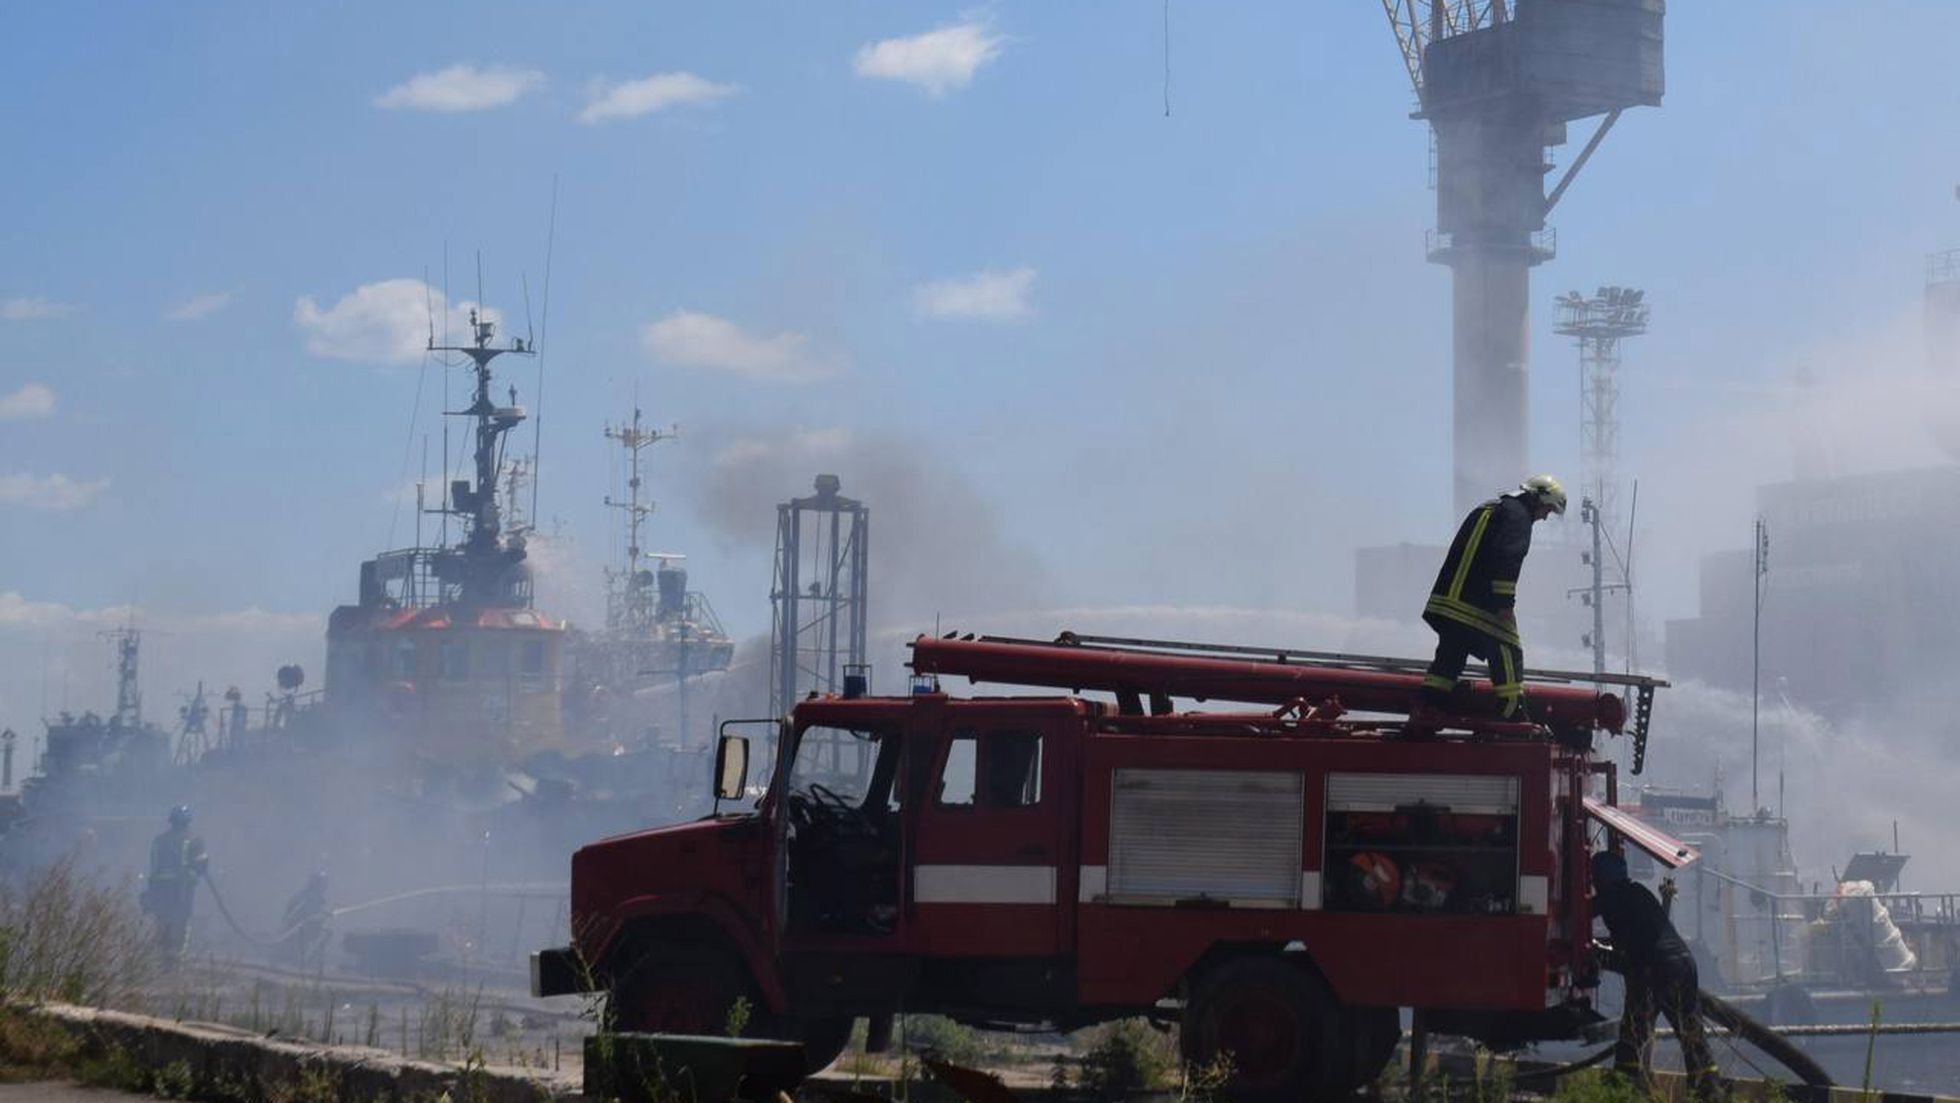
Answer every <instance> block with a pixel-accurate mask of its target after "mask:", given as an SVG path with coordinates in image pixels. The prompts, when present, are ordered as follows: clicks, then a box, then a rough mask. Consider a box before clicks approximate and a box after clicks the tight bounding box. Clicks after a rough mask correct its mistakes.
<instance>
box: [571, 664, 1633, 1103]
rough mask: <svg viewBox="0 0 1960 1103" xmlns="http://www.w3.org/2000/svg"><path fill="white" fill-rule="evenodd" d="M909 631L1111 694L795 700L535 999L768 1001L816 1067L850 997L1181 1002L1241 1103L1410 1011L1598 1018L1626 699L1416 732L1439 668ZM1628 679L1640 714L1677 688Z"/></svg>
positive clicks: (619, 872)
mask: <svg viewBox="0 0 1960 1103" xmlns="http://www.w3.org/2000/svg"><path fill="white" fill-rule="evenodd" d="M913 648H914V655H913V666H914V669H915V671H917V672H918V674H919V675H924V676H935V675H944V674H966V675H967V676H969V677H971V678H973V679H974V680H976V681H982V680H984V681H993V682H1002V683H1008V684H1017V685H1050V686H1064V687H1068V688H1071V689H1076V690H1083V689H1099V690H1104V691H1107V692H1109V693H1112V694H1114V696H1115V703H1114V704H1109V703H1103V702H1099V701H1094V700H1088V699H1084V698H1082V697H1078V696H1041V697H990V698H968V699H963V698H956V697H952V696H949V695H948V694H946V693H943V692H940V691H939V690H938V687H937V684H936V682H929V683H921V684H920V685H919V686H917V687H916V688H917V689H918V690H919V691H918V692H915V693H913V694H911V695H909V696H905V697H882V698H880V697H858V698H842V697H826V698H816V699H811V700H807V701H804V702H801V703H800V704H798V705H797V706H796V708H795V710H794V711H793V713H792V715H791V716H790V717H789V718H788V719H787V720H786V721H784V722H783V724H782V726H781V729H780V738H777V739H776V740H774V742H775V743H776V746H775V768H774V773H773V776H772V777H771V778H770V780H769V784H768V786H767V788H766V790H765V792H764V794H763V795H762V796H761V798H760V799H759V800H758V801H756V803H755V806H754V807H753V808H752V809H745V810H742V811H739V812H736V813H733V814H718V815H715V816H711V817H709V818H706V819H703V820H701V821H698V822H695V823H690V824H685V825H681V826H676V827H670V828H663V829H658V830H653V831H646V832H642V833H639V834H634V835H627V836H623V837H619V838H612V839H607V840H603V841H601V842H597V843H594V844H591V845H589V846H586V847H584V848H582V849H581V850H579V851H578V852H577V853H576V854H575V855H574V857H573V860H572V888H571V891H572V907H571V916H572V931H573V945H572V946H569V947H563V948H557V949H553V950H547V951H543V952H541V953H540V954H538V955H535V957H534V963H533V970H534V980H533V988H534V991H536V992H537V993H538V994H539V995H553V994H559V993H563V992H570V991H598V990H604V991H607V992H609V993H610V1004H611V1008H612V1013H613V1015H614V1017H615V1022H616V1023H617V1025H618V1026H619V1027H620V1028H622V1029H636V1030H647V1031H662V1032H671V1033H720V1032H722V1030H723V1027H724V1023H725V1022H726V1020H727V1016H728V1012H729V1009H730V1007H731V1006H732V1005H734V1004H735V1003H736V1002H737V1001H738V1000H742V999H746V1000H747V1001H748V1004H749V1006H750V1007H751V1008H752V1009H753V1010H752V1017H751V1020H750V1022H751V1031H752V1032H753V1033H756V1034H760V1035H764V1036H772V1037H782V1038H792V1039H800V1040H802V1041H803V1042H804V1043H805V1045H806V1048H807V1050H808V1054H809V1063H810V1066H811V1067H812V1068H813V1069H815V1068H820V1067H822V1066H823V1065H825V1064H828V1063H829V1062H830V1060H832V1059H834V1058H835V1056H836V1055H837V1054H838V1052H840V1051H841V1049H842V1047H843V1045H844V1041H845V1039H846V1038H847V1037H848V1034H849V1030H850V1026H851V1023H852V1022H853V1020H854V1018H855V1017H856V1016H870V1017H872V1018H873V1019H874V1020H877V1019H880V1018H884V1017H888V1016H890V1015H892V1014H894V1013H897V1012H901V1011H902V1012H935V1013H940V1014H944V1015H949V1016H951V1017H953V1018H955V1019H958V1020H960V1021H963V1022H967V1023H970V1024H974V1025H979V1026H988V1027H1011V1026H1020V1025H1036V1024H1044V1025H1048V1026H1051V1027H1053V1028H1057V1029H1071V1028H1074V1027H1078V1026H1082V1025H1087V1024H1090V1023H1094V1022H1098V1021H1103V1020H1107V1019H1113V1018H1118V1017H1124V1016H1132V1015H1146V1016H1151V1017H1153V1018H1156V1019H1159V1020H1172V1021H1177V1022H1179V1023H1180V1024H1181V1026H1182V1034H1181V1037H1182V1045H1183V1049H1184V1054H1185V1057H1186V1059H1187V1060H1190V1061H1194V1062H1205V1061H1209V1060H1210V1059H1212V1058H1214V1057H1216V1056H1217V1055H1219V1054H1228V1055H1229V1059H1230V1061H1231V1063H1232V1068H1233V1069H1234V1081H1235V1087H1236V1089H1237V1093H1238V1094H1240V1095H1242V1096H1271V1097H1281V1096H1292V1097H1295V1098H1297V1097H1298V1096H1299V1095H1301V1094H1302V1093H1306V1094H1310V1095H1314V1096H1321V1095H1330V1094H1333V1095H1338V1094H1343V1093H1346V1092H1349V1091H1351V1090H1353V1089H1354V1088H1356V1087H1358V1086H1360V1085H1363V1084H1366V1083H1369V1082H1372V1081H1373V1079H1374V1078H1375V1077H1376V1076H1377V1074H1378V1073H1379V1072H1380V1070H1381V1068H1382V1067H1383V1065H1384V1064H1385V1063H1386V1061H1387V1060H1388V1058H1389V1056H1390V1054H1391V1052H1392V1051H1393V1049H1394V1047H1395V1045H1396V1042H1397V1041H1398V1039H1399V1037H1400V1018H1399V1009H1400V1008H1404V1007H1408V1008H1415V1009H1419V1010H1420V1011H1421V1012H1422V1013H1423V1014H1424V1015H1425V1018H1426V1019H1427V1021H1429V1022H1431V1023H1433V1024H1434V1025H1435V1026H1436V1027H1437V1028H1438V1029H1441V1030H1446V1031H1449V1032H1454V1033H1464V1034H1470V1035H1473V1036H1478V1037H1482V1038H1486V1039H1488V1040H1491V1041H1494V1042H1505V1041H1521V1040H1526V1039H1532V1038H1545V1037H1557V1036H1569V1035H1571V1034H1572V1033H1573V1032H1574V1031H1575V1030H1576V1029H1577V1028H1578V1027H1579V1026H1580V1025H1581V1024H1582V1023H1583V1022H1584V1021H1585V1020H1586V1019H1587V1018H1588V1017H1589V1016H1590V1009H1589V1001H1588V989H1589V988H1590V987H1591V986H1592V985H1593V984H1594V983H1595V982H1596V975H1597V974H1596V970H1595V969H1594V968H1593V966H1592V963H1591V958H1590V934H1589V931H1590V923H1591V919H1590V915H1589V914H1588V911H1587V904H1586V898H1585V895H1586V888H1585V870H1586V857H1587V846H1588V841H1587V837H1588V826H1587V824H1588V810H1587V805H1588V804H1593V805H1594V809H1595V810H1597V809H1598V808H1600V807H1603V806H1601V805H1598V804H1597V803H1595V802H1589V801H1587V800H1585V794H1586V791H1587V788H1588V785H1589V781H1590V778H1591V776H1592V775H1593V774H1596V773H1600V772H1602V767H1604V769H1606V770H1610V765H1606V764H1601V763H1596V762H1595V761H1594V760H1593V758H1592V755H1591V753H1590V747H1591V742H1592V737H1593V733H1594V731H1595V729H1605V730H1620V729H1621V728H1622V727H1623V726H1624V722H1625V709H1624V707H1623V702H1622V700H1621V698H1619V697H1617V696H1614V695H1610V694H1599V693H1596V692H1595V691H1594V690H1593V689H1592V688H1590V687H1587V688H1583V689H1582V688H1579V687H1576V686H1558V685H1550V684H1546V683H1543V682H1541V683H1538V684H1535V685H1534V687H1533V695H1532V707H1533V708H1534V710H1536V712H1537V714H1538V715H1539V717H1540V718H1541V720H1543V721H1545V722H1546V726H1544V727H1536V726H1531V725H1521V724H1509V723H1504V722H1501V721H1497V720H1495V719H1494V716H1495V709H1494V707H1493V706H1492V703H1491V701H1490V699H1489V696H1488V687H1482V688H1481V689H1479V690H1471V689H1469V687H1464V688H1463V689H1462V690H1461V691H1460V692H1459V696H1458V701H1457V704H1459V705H1461V707H1462V711H1461V714H1460V715H1457V714H1454V713H1453V714H1452V715H1451V716H1450V717H1449V718H1447V719H1445V720H1443V721H1441V722H1440V723H1437V722H1436V721H1434V720H1431V721H1430V722H1429V723H1431V724H1436V727H1437V728H1440V730H1435V729H1432V728H1431V727H1428V726H1418V725H1412V724H1411V723H1410V722H1409V720H1408V718H1407V714H1408V712H1409V702H1412V701H1413V700H1414V686H1415V682H1416V676H1415V675H1413V674H1411V673H1408V672H1407V671H1399V670H1394V669H1384V668H1382V667H1381V665H1380V664H1384V663H1388V662H1391V661H1390V660H1362V659H1351V658H1348V657H1320V658H1318V659H1317V660H1315V661H1311V662H1310V661H1306V660H1303V659H1301V658H1298V657H1296V656H1298V655H1300V654H1302V653H1289V652H1260V653H1255V654H1257V655H1258V656H1260V657H1250V656H1248V655H1246V654H1240V653H1231V654H1223V655H1221V654H1219V652H1220V651H1222V650H1228V649H1216V648H1201V647H1195V646H1194V645H1184V644H1161V643H1152V642H1149V641H1120V642H1118V641H1098V640H1094V639H1083V638H1079V637H1072V636H1065V637H1064V638H1063V640H1062V641H1060V642H1057V643H1034V642H1028V641H1011V640H992V639H988V640H980V641H972V640H932V639H921V640H919V641H916V642H915V643H914V645H913ZM1335 659H1340V660H1342V661H1341V662H1335V661H1334V660H1335ZM1629 682H1630V683H1632V684H1631V688H1632V689H1633V690H1634V692H1635V693H1637V694H1638V703H1637V709H1636V711H1637V715H1638V719H1639V732H1640V734H1641V735H1643V736H1644V728H1645V721H1646V716H1647V706H1648V704H1650V702H1651V693H1652V690H1653V688H1654V686H1656V685H1659V684H1661V683H1658V682H1654V681H1652V680H1645V679H1636V680H1629ZM1176 697H1189V698H1210V699H1230V700H1235V701H1244V702H1257V703H1264V704H1267V705H1277V707H1276V708H1264V709H1258V710H1253V711H1239V712H1176V711H1173V710H1172V701H1173V699H1174V698H1176ZM1398 703H1399V704H1398ZM1146 705H1148V706H1149V707H1148V708H1146V707H1145V706H1146ZM1350 707H1352V708H1355V709H1357V710H1359V709H1367V710H1371V711H1375V712H1378V713H1381V714H1383V715H1385V716H1387V717H1388V719H1366V718H1358V717H1354V716H1351V715H1348V714H1347V713H1346V710H1347V709H1348V708H1350ZM1454 707H1455V706H1453V708H1454ZM1398 711H1399V712H1400V713H1401V715H1400V716H1397V715H1395V713H1396V712H1398ZM747 747H748V744H747V742H746V741H745V740H743V739H742V738H741V737H740V736H735V735H729V736H725V737H724V739H723V742H722V747H721V753H720V755H719V756H718V763H717V770H718V775H719V776H718V786H719V791H720V792H721V793H722V794H723V795H733V794H736V793H740V792H742V791H743V785H742V775H743V774H745V773H746V754H747Z"/></svg>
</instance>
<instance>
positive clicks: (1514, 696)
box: [1422, 475, 1565, 721]
mask: <svg viewBox="0 0 1960 1103" xmlns="http://www.w3.org/2000/svg"><path fill="white" fill-rule="evenodd" d="M1564 512H1565V488H1564V487H1562V486H1560V485H1559V482H1558V480H1557V479H1554V478H1552V477H1551V476H1550V475H1533V476H1532V477H1531V478H1529V479H1526V480H1525V481H1524V482H1522V483H1520V484H1518V489H1516V490H1514V491H1512V492H1511V493H1509V494H1504V495H1501V496H1499V497H1496V498H1493V499H1491V500H1490V501H1488V502H1485V503H1484V504H1483V505H1480V506H1478V507H1477V508H1476V509H1473V510H1471V511H1470V516H1468V517H1465V518H1464V519H1463V524H1462V525H1461V526H1460V527H1459V528H1458V529H1457V532H1456V539H1455V540H1453V541H1451V542H1450V550H1449V554H1448V555H1445V556H1444V557H1443V569H1442V570H1441V571H1439V572H1437V574H1436V585H1435V587H1434V588H1432V589H1431V590H1430V592H1429V603H1428V604H1427V605H1425V606H1423V610H1422V619H1423V620H1425V621H1427V622H1429V626H1430V627H1431V628H1434V629H1435V630H1436V657H1435V658H1434V659H1433V660H1431V661H1430V664H1429V672H1428V673H1427V674H1426V675H1424V676H1423V679H1422V697H1423V703H1424V704H1425V705H1428V706H1430V707H1431V708H1435V709H1446V708H1447V707H1448V705H1449V700H1450V694H1451V693H1452V692H1454V691H1455V689H1456V683H1457V678H1458V677H1459V676H1460V675H1462V673H1463V664H1464V662H1465V660H1467V659H1469V658H1470V657H1471V656H1473V655H1474V656H1476V657H1477V658H1479V659H1482V660H1484V661H1485V662H1486V663H1488V664H1490V684H1491V688H1492V689H1495V690H1496V691H1497V700H1498V704H1499V705H1500V706H1501V711H1502V715H1503V717H1504V718H1505V719H1506V720H1520V721H1529V720H1530V718H1531V713H1530V711H1529V710H1528V709H1527V708H1526V707H1525V701H1524V644H1523V641H1521V640H1520V639H1519V638H1518V618H1517V613H1516V609H1515V607H1516V605H1517V602H1518V572H1519V571H1520V570H1522V569H1523V568H1524V557H1525V555H1526V554H1527V553H1528V552H1530V551H1531V526H1532V525H1533V524H1536V523H1537V522H1539V521H1542V520H1544V519H1545V518H1547V517H1549V516H1551V515H1552V514H1554V513H1558V514H1563V513H1564Z"/></svg>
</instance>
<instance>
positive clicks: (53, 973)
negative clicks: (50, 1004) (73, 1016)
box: [0, 859, 156, 1007]
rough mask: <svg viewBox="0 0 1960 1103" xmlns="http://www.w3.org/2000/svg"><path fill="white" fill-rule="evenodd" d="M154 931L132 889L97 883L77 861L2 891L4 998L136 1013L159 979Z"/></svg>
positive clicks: (0, 983)
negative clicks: (134, 1008) (156, 976)
mask: <svg viewBox="0 0 1960 1103" xmlns="http://www.w3.org/2000/svg"><path fill="white" fill-rule="evenodd" d="M150 941H151V940H150V931H149V924H148V923H147V922H145V920H144V919H143V916H142V914H141V913H140V912H139V911H138V910H137V908H136V901H135V896H134V894H133V893H132V892H131V891H130V886H129V885H127V884H122V885H115V886H108V885H102V884H98V883H96V882H94V881H91V880H90V879H89V878H87V877H85V876H83V875H82V874H81V873H79V872H78V871H77V870H76V867H75V863H74V860H73V859H63V860H62V861H59V862H56V863H55V864H54V865H51V866H48V867H47V868H46V869H43V870H42V871H41V872H39V873H38V874H36V875H35V876H34V877H33V879H32V880H30V881H28V882H27V884H26V886H25V887H24V888H17V889H0V997H4V998H7V999H14V1000H60V1001H62V1002H65V1003H80V1004H89V1005H92V1006H96V1007H130V1006H133V1005H135V1004H136V1003H137V1001H138V1000H139V999H140V996H141V994H142V991H143V987H144V985H145V984H146V983H147V982H148V981H149V979H150V978H151V977H152V976H153V975H154V974H155V970H156V961H155V957H154V955H153V954H152V953H151V945H150Z"/></svg>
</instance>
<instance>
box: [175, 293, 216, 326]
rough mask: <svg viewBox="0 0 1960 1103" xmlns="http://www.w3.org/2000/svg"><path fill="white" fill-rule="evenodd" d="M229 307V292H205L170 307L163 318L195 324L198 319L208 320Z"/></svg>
mask: <svg viewBox="0 0 1960 1103" xmlns="http://www.w3.org/2000/svg"><path fill="white" fill-rule="evenodd" d="M230 305H231V292H229V291H205V292H202V293H200V294H196V295H192V296H191V297H190V298H188V299H185V300H184V301H183V302H181V303H178V304H177V305H176V306H173V307H171V308H170V309H169V310H168V311H166V312H165V313H164V315H163V316H164V317H165V318H166V319H168V320H170V321H173V322H195V321H197V320H198V319H200V318H209V317H210V316H211V315H213V314H216V313H217V312H218V311H220V310H223V309H224V308H225V307H228V306H230Z"/></svg>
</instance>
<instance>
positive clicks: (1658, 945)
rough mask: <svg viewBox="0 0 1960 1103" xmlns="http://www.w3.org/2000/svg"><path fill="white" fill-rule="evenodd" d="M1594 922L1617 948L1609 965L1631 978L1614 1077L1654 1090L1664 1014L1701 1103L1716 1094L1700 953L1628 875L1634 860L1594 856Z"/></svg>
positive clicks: (1606, 854) (1604, 852) (1609, 853)
mask: <svg viewBox="0 0 1960 1103" xmlns="http://www.w3.org/2000/svg"><path fill="white" fill-rule="evenodd" d="M1592 883H1593V915H1594V916H1596V917H1597V918H1598V919H1599V920H1600V922H1602V923H1604V924H1606V932H1607V934H1609V935H1611V936H1612V939H1613V948H1612V950H1611V951H1610V952H1609V953H1608V955H1607V966H1608V967H1609V968H1613V969H1617V970H1618V971H1619V973H1620V975H1621V976H1623V977H1625V978H1626V986H1627V987H1626V1006H1625V1007H1624V1008H1622V1009H1621V1011H1620V1039H1619V1041H1618V1042H1617V1043H1615V1044H1614V1046H1613V1071H1615V1072H1617V1073H1620V1074H1622V1075H1625V1076H1628V1077H1630V1078H1632V1079H1633V1081H1634V1083H1636V1084H1639V1085H1641V1086H1642V1087H1643V1088H1645V1087H1647V1086H1648V1085H1647V1068H1646V1062H1645V1060H1644V1058H1645V1056H1646V1052H1647V1045H1648V1043H1649V1042H1651V1041H1653V1038H1654V1019H1655V1016H1656V1015H1660V1014H1665V1015H1666V1016H1667V1021H1668V1025H1670V1026H1672V1027H1673V1028H1674V1037H1675V1038H1676V1040H1678V1041H1679V1042H1680V1043H1681V1065H1682V1067H1683V1068H1685V1069H1687V1070H1688V1087H1689V1088H1690V1089H1691V1090H1693V1092H1694V1095H1695V1098H1697V1099H1704V1100H1706V1099H1712V1098H1714V1097H1715V1095H1716V1093H1717V1083H1716V1078H1715V1074H1716V1068H1715V1055H1714V1054H1713V1053H1712V1052H1710V1051H1709V1048H1708V1034H1707V1031H1705V1030H1704V1029H1703V1028H1702V1024H1701V994H1700V993H1701V978H1700V976H1699V974H1698V973H1697V971H1696V969H1695V958H1694V954H1693V953H1692V952H1690V951H1689V949H1688V944H1687V943H1686V942H1683V941H1682V940H1681V934H1680V932H1678V931H1676V930H1675V929H1674V924H1673V923H1671V922H1669V920H1668V918H1667V911H1666V910H1665V909H1664V908H1662V907H1661V902H1660V901H1659V900H1658V899H1656V898H1655V897H1654V894H1653V893H1652V892H1650V891H1648V889H1647V886H1645V885H1643V884H1641V883H1640V882H1638V881H1635V880H1632V879H1631V878H1629V877H1628V876H1627V860H1626V859H1625V858H1623V857H1621V856H1620V855H1618V854H1615V853H1613V852H1612V851H1610V850H1602V851H1600V852H1599V853H1597V854H1594V855H1593V856H1592Z"/></svg>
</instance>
